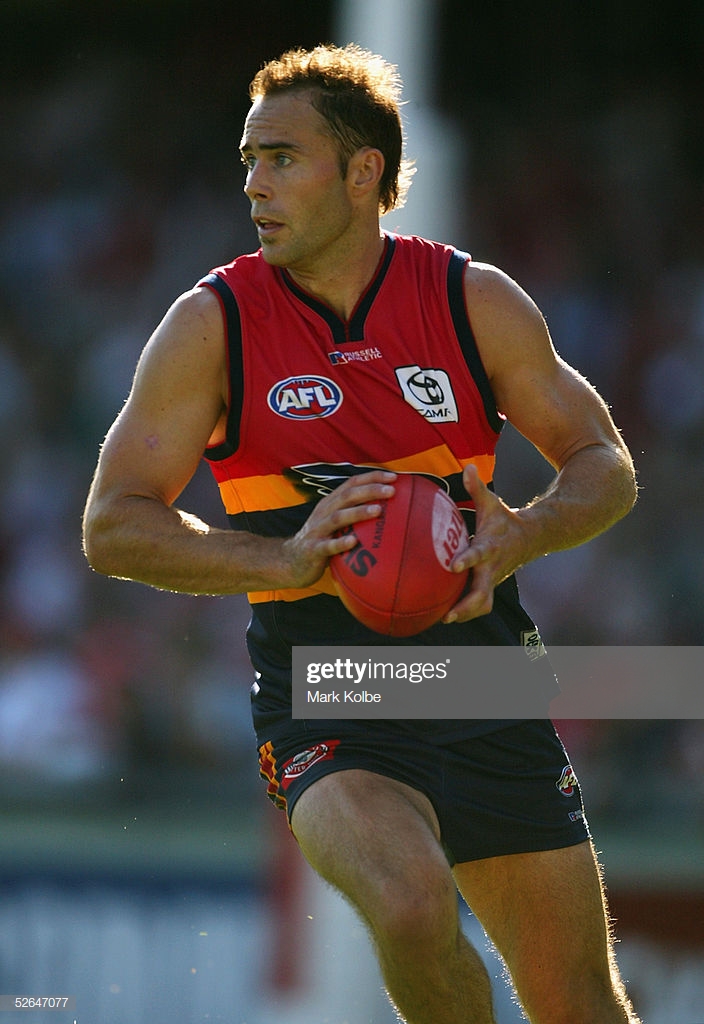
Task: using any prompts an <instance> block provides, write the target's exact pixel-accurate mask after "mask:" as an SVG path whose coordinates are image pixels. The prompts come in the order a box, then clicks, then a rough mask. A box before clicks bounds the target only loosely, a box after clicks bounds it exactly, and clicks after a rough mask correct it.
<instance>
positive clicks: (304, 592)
mask: <svg viewBox="0 0 704 1024" xmlns="http://www.w3.org/2000/svg"><path fill="white" fill-rule="evenodd" d="M318 594H332V595H333V597H337V590H336V589H335V584H334V583H333V579H332V573H331V572H330V570H329V569H326V570H325V572H324V573H323V575H322V576H321V577H320V579H319V580H317V581H316V583H315V586H313V587H301V588H300V589H298V590H295V589H291V590H257V591H253V592H250V593H249V594H247V597H248V598H249V600H250V601H251V603H252V604H259V603H260V602H261V601H300V600H301V598H303V597H315V596H316V595H318Z"/></svg>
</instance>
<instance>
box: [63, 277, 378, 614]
mask: <svg viewBox="0 0 704 1024" xmlns="http://www.w3.org/2000/svg"><path fill="white" fill-rule="evenodd" d="M226 400H227V378H226V365H225V346H224V337H223V322H222V315H221V311H220V306H219V303H218V301H217V299H216V298H215V296H213V295H212V294H211V293H210V292H209V291H207V290H206V289H197V290H195V291H193V292H190V293H187V294H186V295H184V296H182V297H181V298H180V299H178V300H177V302H176V303H174V305H173V306H172V308H171V309H170V310H169V312H168V313H167V315H166V317H165V318H164V320H163V321H162V323H161V324H160V325H159V327H158V328H157V330H156V332H155V333H154V335H153V336H152V338H151V339H150V340H149V343H148V344H147V346H146V348H145V350H144V352H143V353H142V356H141V358H140V361H139V364H138V366H137V371H136V373H135V378H134V383H133V386H132V390H131V393H130V396H129V398H128V400H127V402H126V404H125V406H124V408H123V409H122V411H121V413H120V415H119V416H118V418H117V420H116V421H115V423H114V424H113V426H112V427H111V429H110V431H109V432H108V435H107V437H106V439H105V443H104V445H103V448H102V451H101V453H100V458H99V460H98V466H97V469H96V472H95V476H94V479H93V483H92V486H91V489H90V493H89V495H88V501H87V504H86V509H85V515H84V524H83V535H84V549H85V553H86V557H87V558H88V561H89V562H90V564H91V565H92V566H93V568H94V569H96V570H97V571H98V572H101V573H105V574H106V575H110V576H118V577H122V578H126V579H132V580H138V581H140V582H143V583H147V584H150V585H151V586H154V587H159V588H162V589H165V590H177V591H183V592H186V593H192V594H200V593H207V594H231V593H241V592H244V591H247V590H267V589H275V588H287V587H301V586H307V585H309V584H310V583H313V582H314V581H315V580H316V579H317V578H318V577H319V576H320V575H321V574H322V572H323V570H324V568H325V565H326V562H327V559H328V558H329V556H330V555H331V554H334V553H335V552H337V551H342V550H345V549H346V548H347V547H349V546H350V545H351V544H352V543H354V540H353V538H351V537H342V538H335V537H333V534H334V532H335V531H336V530H338V529H339V528H340V527H342V526H346V525H348V524H350V523H352V522H356V521H358V520H359V519H362V518H366V517H368V516H369V515H375V514H378V512H379V506H378V505H377V504H375V502H377V501H378V499H379V498H381V497H388V496H389V495H390V494H391V493H393V491H392V490H391V489H390V486H389V485H390V483H391V481H392V480H393V475H392V474H384V473H380V472H377V473H371V474H366V475H365V476H364V477H361V476H360V477H357V478H356V479H355V480H353V481H348V482H347V483H346V484H345V485H343V486H342V487H340V488H338V489H337V491H336V492H334V494H333V495H330V496H329V497H328V498H326V499H324V500H323V501H321V502H320V503H319V505H318V506H317V507H316V509H315V510H314V512H313V513H312V514H311V516H310V518H309V519H308V521H307V522H306V524H305V525H304V526H303V528H302V529H301V530H300V531H299V532H298V533H297V534H296V535H295V536H294V537H292V538H288V539H277V538H264V537H258V536H256V535H254V534H250V533H246V532H235V531H231V530H220V529H216V528H214V527H211V526H209V525H208V524H206V523H203V522H201V521H200V520H198V519H197V518H196V517H194V516H192V515H189V514H188V513H186V512H182V511H180V510H178V509H177V508H176V507H175V505H174V502H175V501H176V500H177V499H178V497H179V495H180V494H181V492H182V490H183V489H184V487H185V486H186V484H187V483H188V482H189V480H190V479H191V477H192V476H193V474H194V472H195V470H196V467H197V465H198V462H199V460H200V458H201V456H202V454H203V451H204V449H205V447H206V445H207V444H208V442H209V441H211V440H212V441H217V440H220V439H221V435H222V431H223V428H224V417H225V414H226Z"/></svg>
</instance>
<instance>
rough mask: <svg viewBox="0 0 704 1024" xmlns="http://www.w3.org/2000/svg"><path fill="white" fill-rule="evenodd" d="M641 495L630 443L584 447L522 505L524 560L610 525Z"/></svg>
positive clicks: (519, 512) (582, 540) (574, 543)
mask: <svg viewBox="0 0 704 1024" xmlns="http://www.w3.org/2000/svg"><path fill="white" fill-rule="evenodd" d="M636 495H637V489H636V483H635V473H634V469H633V463H632V461H631V458H630V455H629V454H628V451H627V450H626V449H625V447H619V446H616V445H602V444H593V445H588V446H586V447H584V448H581V449H580V450H579V451H577V452H575V454H574V455H572V456H571V457H570V458H569V459H568V460H567V461H566V462H565V464H564V466H563V467H562V468H561V469H560V471H559V472H558V473H557V475H556V476H555V478H554V480H553V481H552V483H551V485H550V486H549V487H548V489H547V490H546V491H545V492H544V493H543V494H541V495H539V496H538V497H536V498H535V499H533V501H531V502H529V503H528V505H526V506H525V507H524V508H521V509H518V510H517V515H518V518H519V521H520V523H521V525H522V526H523V527H524V542H525V548H526V558H525V559H524V560H523V564H525V562H529V561H532V560H533V559H534V558H539V557H541V556H542V555H546V554H549V553H550V552H553V551H562V550H564V549H566V548H571V547H576V546H577V545H579V544H583V543H585V542H586V541H588V540H591V539H592V538H593V537H596V536H598V535H599V534H600V533H603V532H604V531H605V530H608V529H609V527H611V526H613V524H614V523H616V522H618V520H619V519H621V518H622V517H623V516H625V515H626V514H627V513H628V512H629V511H630V509H631V508H632V507H633V504H634V502H635V500H636Z"/></svg>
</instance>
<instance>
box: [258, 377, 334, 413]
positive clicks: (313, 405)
mask: <svg viewBox="0 0 704 1024" xmlns="http://www.w3.org/2000/svg"><path fill="white" fill-rule="evenodd" d="M267 402H268V403H269V408H270V409H271V410H272V411H273V412H275V413H276V414H277V416H285V417H286V418H287V419H289V420H310V419H320V418H321V417H323V416H332V414H333V413H334V412H337V410H338V409H339V408H340V406H341V405H342V391H341V390H340V389H339V387H338V386H337V384H335V382H334V381H332V380H329V379H328V378H327V377H317V376H315V377H287V378H286V380H280V381H279V382H278V384H274V386H273V388H272V389H271V391H270V392H269V394H268V395H267Z"/></svg>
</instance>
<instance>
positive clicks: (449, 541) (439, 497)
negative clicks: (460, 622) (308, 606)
mask: <svg viewBox="0 0 704 1024" xmlns="http://www.w3.org/2000/svg"><path fill="white" fill-rule="evenodd" d="M394 488H395V491H396V493H395V494H394V496H393V498H389V499H388V500H387V501H384V502H382V503H381V504H382V510H381V514H380V515H379V516H378V517H377V518H376V519H367V520H364V522H361V523H355V525H354V526H351V527H349V531H351V532H352V533H354V535H355V537H356V539H357V543H356V545H355V546H354V547H353V548H352V549H351V550H350V551H344V552H342V553H341V554H339V555H333V557H332V558H331V559H330V569H331V571H332V575H333V579H334V580H335V586H336V588H337V592H338V595H339V597H340V600H341V601H342V603H343V604H344V606H345V607H346V608H347V610H348V611H349V612H351V613H352V615H354V616H355V618H357V619H359V621H360V622H362V623H364V625H365V626H369V628H370V629H373V630H375V631H376V632H377V633H385V634H386V635H387V636H413V634H414V633H420V632H421V631H422V630H424V629H427V628H428V627H429V626H432V625H434V623H436V622H438V621H439V620H440V619H441V618H442V617H443V615H445V614H446V612H448V611H449V610H450V608H452V606H453V605H454V604H455V603H456V601H457V600H458V598H459V596H460V594H461V593H462V591H463V590H464V586H465V583H466V582H467V576H468V572H463V573H455V572H451V571H450V563H451V561H452V559H453V558H454V556H455V554H456V553H457V552H458V551H459V550H461V549H462V548H465V547H466V546H467V545H468V544H469V536H468V534H467V528H466V526H465V523H464V519H463V518H462V513H461V512H460V510H459V509H458V508H457V506H456V505H455V503H454V501H453V500H452V498H450V497H449V495H448V494H447V493H446V492H445V491H444V490H443V489H442V487H440V486H438V484H436V483H434V482H433V481H432V480H430V479H429V478H428V477H424V476H420V475H418V474H415V473H404V474H400V475H399V476H398V477H397V479H396V480H395V482H394Z"/></svg>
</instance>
